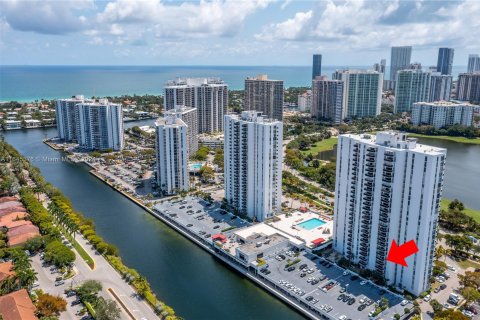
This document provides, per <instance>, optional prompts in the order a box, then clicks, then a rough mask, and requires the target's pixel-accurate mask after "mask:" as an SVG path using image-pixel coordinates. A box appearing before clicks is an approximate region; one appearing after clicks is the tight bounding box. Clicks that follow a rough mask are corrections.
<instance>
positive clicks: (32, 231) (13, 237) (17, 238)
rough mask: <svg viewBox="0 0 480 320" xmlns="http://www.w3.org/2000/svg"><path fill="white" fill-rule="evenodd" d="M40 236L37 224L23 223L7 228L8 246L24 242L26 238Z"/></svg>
mask: <svg viewBox="0 0 480 320" xmlns="http://www.w3.org/2000/svg"><path fill="white" fill-rule="evenodd" d="M38 236H40V232H39V230H38V227H37V226H34V225H33V224H31V223H30V224H25V225H21V226H16V227H13V228H11V229H9V230H8V232H7V238H8V243H7V245H8V246H9V247H14V246H17V245H21V244H24V243H25V242H27V240H29V239H31V238H35V237H38Z"/></svg>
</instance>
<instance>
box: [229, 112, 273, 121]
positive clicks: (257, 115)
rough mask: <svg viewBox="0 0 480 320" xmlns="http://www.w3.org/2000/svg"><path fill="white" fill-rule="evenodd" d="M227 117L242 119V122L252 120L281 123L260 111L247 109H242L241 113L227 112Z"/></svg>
mask: <svg viewBox="0 0 480 320" xmlns="http://www.w3.org/2000/svg"><path fill="white" fill-rule="evenodd" d="M227 116H228V117H231V118H232V119H236V120H240V121H244V122H254V123H265V124H277V123H281V121H278V120H275V119H269V118H267V117H266V116H264V115H262V112H260V111H255V110H249V111H242V114H241V115H238V114H229V115H227Z"/></svg>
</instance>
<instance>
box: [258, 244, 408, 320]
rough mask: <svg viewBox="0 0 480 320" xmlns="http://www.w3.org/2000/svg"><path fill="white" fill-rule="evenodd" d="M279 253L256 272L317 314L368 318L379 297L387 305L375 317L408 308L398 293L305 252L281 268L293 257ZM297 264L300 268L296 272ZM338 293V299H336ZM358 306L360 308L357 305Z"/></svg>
mask: <svg viewBox="0 0 480 320" xmlns="http://www.w3.org/2000/svg"><path fill="white" fill-rule="evenodd" d="M280 254H281V255H283V256H284V257H285V259H284V260H281V261H279V260H280V259H279V258H278V256H277V257H274V256H271V257H268V258H267V259H266V262H267V264H268V270H269V272H260V273H259V275H261V276H263V277H265V278H267V279H268V280H270V281H271V282H272V283H275V284H276V286H277V288H279V289H281V290H282V291H284V292H285V293H286V294H288V295H290V296H293V297H295V298H296V299H297V300H300V301H303V302H305V303H306V304H307V305H308V306H309V308H310V309H311V310H315V311H316V312H317V313H320V314H322V313H323V314H328V316H329V317H331V318H333V319H361V320H364V319H369V313H370V312H371V311H372V310H375V308H376V304H377V303H379V302H380V299H381V298H382V297H384V298H386V299H388V305H389V306H390V308H388V309H387V310H385V311H384V312H382V313H381V314H379V315H378V316H377V317H376V319H380V318H383V319H392V318H393V316H394V314H395V313H398V314H403V313H404V309H405V308H411V307H412V304H411V303H408V304H407V305H402V298H400V297H399V296H396V295H394V294H391V293H389V292H388V291H387V292H386V291H385V290H382V289H381V288H379V287H377V286H376V285H374V284H372V283H370V282H368V281H365V280H364V279H362V278H359V277H358V276H354V275H353V274H351V273H350V272H345V270H344V269H342V268H340V267H338V266H336V265H334V264H332V263H329V262H325V261H324V260H322V259H321V258H317V257H315V256H312V255H309V254H308V253H302V254H300V255H299V256H298V258H299V259H300V261H299V262H298V263H296V264H295V265H294V267H295V268H294V269H293V270H292V271H288V270H286V268H285V265H286V263H287V261H288V259H290V260H294V259H296V258H294V257H293V256H292V257H289V256H288V255H287V254H286V253H285V252H283V253H280ZM315 258H316V259H315ZM277 259H278V260H277ZM312 259H315V260H312ZM301 266H302V267H304V271H300V267H301ZM340 296H342V297H343V299H342V300H339V297H340ZM362 305H363V306H364V307H360V306H362Z"/></svg>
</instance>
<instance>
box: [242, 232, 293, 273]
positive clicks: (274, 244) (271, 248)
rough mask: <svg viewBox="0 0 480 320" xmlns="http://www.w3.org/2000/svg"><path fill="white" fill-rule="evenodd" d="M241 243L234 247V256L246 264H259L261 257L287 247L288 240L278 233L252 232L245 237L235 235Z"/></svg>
mask: <svg viewBox="0 0 480 320" xmlns="http://www.w3.org/2000/svg"><path fill="white" fill-rule="evenodd" d="M237 241H239V242H240V243H241V245H240V246H239V247H237V248H236V249H235V256H236V257H237V258H238V259H240V260H242V261H245V262H247V263H248V264H254V265H255V264H261V259H262V258H263V257H266V256H269V255H272V254H275V253H276V252H280V251H281V250H284V249H286V248H288V246H289V241H288V238H287V237H284V236H282V235H280V234H278V233H274V234H272V235H266V234H264V233H253V234H251V235H249V236H247V237H246V238H241V237H237Z"/></svg>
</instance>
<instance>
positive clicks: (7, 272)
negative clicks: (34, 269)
mask: <svg viewBox="0 0 480 320" xmlns="http://www.w3.org/2000/svg"><path fill="white" fill-rule="evenodd" d="M14 274H15V272H14V271H13V264H12V262H11V261H8V262H4V263H0V282H2V281H3V280H5V279H7V278H8V277H10V276H13V275H14Z"/></svg>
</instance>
